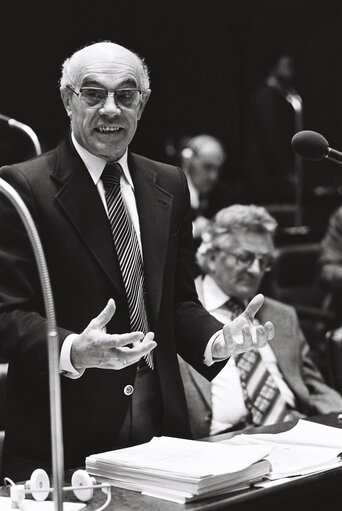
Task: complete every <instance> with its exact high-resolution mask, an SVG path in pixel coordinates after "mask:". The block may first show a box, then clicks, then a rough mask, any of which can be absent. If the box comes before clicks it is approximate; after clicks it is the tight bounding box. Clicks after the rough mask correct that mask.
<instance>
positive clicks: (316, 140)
mask: <svg viewBox="0 0 342 511" xmlns="http://www.w3.org/2000/svg"><path fill="white" fill-rule="evenodd" d="M291 145H292V147H293V149H294V150H295V151H296V153H297V154H299V155H300V156H302V157H303V158H306V159H307V160H313V161H317V160H321V159H322V158H325V157H326V156H327V154H328V149H329V144H328V141H327V139H326V138H324V137H323V135H321V134H320V133H316V132H315V131H308V130H307V131H299V132H298V133H296V134H295V135H294V137H293V138H292V141H291Z"/></svg>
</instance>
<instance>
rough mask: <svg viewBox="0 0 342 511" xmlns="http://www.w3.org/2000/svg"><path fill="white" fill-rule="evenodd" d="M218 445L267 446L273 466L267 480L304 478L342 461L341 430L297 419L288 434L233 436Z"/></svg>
mask: <svg viewBox="0 0 342 511" xmlns="http://www.w3.org/2000/svg"><path fill="white" fill-rule="evenodd" d="M220 443H229V444H231V445H250V446H253V445H265V446H266V445H268V446H270V447H271V448H272V450H271V452H270V454H269V455H268V456H267V459H268V460H269V461H270V463H271V465H272V470H271V473H270V475H269V476H268V478H269V479H278V478H282V477H295V476H299V475H306V474H310V473H313V472H317V471H320V470H325V469H327V468H329V467H332V468H333V467H335V466H337V464H338V462H339V461H340V460H341V452H342V430H341V429H339V428H333V427H331V426H325V425H322V424H317V423H314V422H310V421H304V420H299V421H298V423H297V424H296V426H294V427H293V428H292V429H290V430H289V431H285V432H283V433H274V434H269V433H267V434H265V433H260V434H250V435H244V434H241V435H236V436H235V437H233V438H231V439H229V440H223V441H222V442H220Z"/></svg>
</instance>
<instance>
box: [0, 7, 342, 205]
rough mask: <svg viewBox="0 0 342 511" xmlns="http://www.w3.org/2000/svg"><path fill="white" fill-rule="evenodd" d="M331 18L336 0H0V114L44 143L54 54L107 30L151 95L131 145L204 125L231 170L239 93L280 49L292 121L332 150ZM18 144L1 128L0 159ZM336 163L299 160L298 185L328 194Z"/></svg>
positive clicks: (336, 91) (59, 116)
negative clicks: (138, 68)
mask: <svg viewBox="0 0 342 511" xmlns="http://www.w3.org/2000/svg"><path fill="white" fill-rule="evenodd" d="M341 22H342V2H341V0H326V1H324V2H323V1H322V0H319V1H317V0H311V1H301V0H287V1H286V2H285V1H280V0H235V1H233V0H225V1H217V0H211V1H207V2H205V1H202V2H189V1H188V2H187V1H186V0H184V1H183V2H178V1H174V2H164V1H159V2H148V1H147V2H142V1H141V2H139V1H127V0H125V1H124V0H122V1H119V2H118V1H112V2H105V1H102V2H99V1H97V2H96V1H93V2H73V1H72V0H70V1H69V2H66V1H63V2H44V3H43V2H25V3H24V2H19V1H17V2H15V1H13V0H11V1H4V0H3V1H2V5H1V27H2V28H1V33H0V38H1V48H2V52H1V69H2V74H1V78H2V79H1V81H0V112H1V113H3V114H5V115H8V116H10V117H14V118H15V119H17V120H19V121H21V122H23V123H25V124H28V125H30V126H31V127H32V128H33V129H34V131H35V132H36V133H37V135H38V137H39V140H40V142H41V144H42V146H43V148H44V149H49V148H52V147H54V145H55V144H56V143H57V142H58V140H59V138H60V137H61V136H62V135H63V133H64V131H65V130H66V128H67V125H68V123H67V117H66V115H65V113H64V110H63V106H62V103H61V100H60V98H59V90H58V80H59V76H60V69H61V65H62V62H63V60H64V59H65V58H66V57H68V56H70V54H71V53H72V52H73V51H75V50H76V49H78V48H79V47H82V46H83V45H85V44H87V43H89V42H92V41H98V40H103V39H110V40H112V41H115V42H117V43H120V44H123V45H124V46H127V47H129V48H131V49H132V50H134V51H136V52H137V53H139V54H140V55H142V56H143V57H145V59H146V62H147V63H148V65H149V67H150V68H151V78H152V86H151V88H152V95H151V98H150V101H149V105H148V108H147V109H146V111H145V113H144V116H143V118H142V121H141V122H140V126H139V129H138V132H137V134H136V137H135V139H134V142H133V149H134V150H136V151H139V152H142V153H143V154H144V155H146V156H148V157H151V158H154V159H159V160H163V161H167V160H170V159H171V153H170V149H171V150H172V147H173V146H174V145H177V143H178V141H179V140H180V138H181V137H182V136H184V135H188V134H190V135H191V134H196V133H200V132H207V133H211V134H213V135H215V136H218V137H219V138H220V139H221V140H222V141H223V142H224V144H225V146H226V148H227V150H228V161H227V164H226V168H225V174H224V177H225V179H227V180H235V179H241V177H243V176H244V170H245V169H244V150H245V146H246V137H247V135H246V133H247V125H248V105H249V99H250V95H251V93H252V91H253V90H254V89H255V87H256V86H257V85H258V83H259V82H260V80H261V78H262V77H263V73H264V68H263V65H264V62H265V59H266V58H267V56H268V54H269V52H270V51H274V50H277V49H279V50H282V49H284V48H285V49H288V50H290V51H292V53H293V55H294V57H295V60H296V69H297V78H296V88H297V90H298V91H299V93H300V95H301V96H302V99H303V105H304V128H305V129H311V130H316V131H319V132H321V133H322V134H324V135H325V136H326V138H327V139H328V140H329V142H330V144H331V146H332V147H335V148H337V149H342V126H341V123H342V121H341V114H342V103H341V90H342V55H341V50H342V30H341V24H342V23H341ZM13 148H15V149H14V151H13ZM167 148H168V150H167ZM1 150H2V152H1ZM30 150H31V149H30V144H29V142H28V141H27V140H26V139H25V136H23V135H22V134H21V133H20V132H16V133H14V130H10V129H8V127H7V126H6V125H4V124H3V125H2V126H1V128H0V160H1V161H0V163H7V162H10V160H11V161H16V160H19V159H25V158H26V157H27V156H28V155H29V153H30ZM6 151H7V152H6ZM6 160H8V161H6ZM341 170H342V167H341ZM341 170H340V168H339V167H338V168H336V166H335V165H334V164H332V163H330V162H323V163H322V162H320V163H314V164H311V163H310V164H305V169H304V180H305V189H306V190H308V191H309V192H308V193H309V194H310V190H311V189H313V188H314V187H316V186H317V185H318V184H325V185H334V186H335V188H334V191H333V192H332V196H331V197H330V199H329V200H332V201H335V202H336V200H337V202H339V201H340V199H339V195H338V193H339V192H336V188H337V187H338V186H339V185H340V184H341V185H342V173H341ZM336 193H337V195H338V197H337V198H336Z"/></svg>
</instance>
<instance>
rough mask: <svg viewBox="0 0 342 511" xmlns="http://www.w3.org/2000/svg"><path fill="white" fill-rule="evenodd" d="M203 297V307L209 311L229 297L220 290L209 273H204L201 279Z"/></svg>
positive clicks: (218, 306) (222, 303)
mask: <svg viewBox="0 0 342 511" xmlns="http://www.w3.org/2000/svg"><path fill="white" fill-rule="evenodd" d="M203 297H204V303H205V308H206V309H207V310H208V311H209V312H212V311H214V310H215V309H219V308H220V307H222V306H223V305H224V304H225V303H226V301H227V300H228V299H229V296H228V295H227V294H226V293H225V292H224V291H222V289H221V288H220V287H219V286H218V285H217V284H216V282H215V280H214V279H213V278H212V277H210V275H206V276H205V277H204V279H203Z"/></svg>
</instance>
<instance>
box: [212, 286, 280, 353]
mask: <svg viewBox="0 0 342 511" xmlns="http://www.w3.org/2000/svg"><path fill="white" fill-rule="evenodd" d="M263 303H264V297H263V295H262V294H258V295H256V296H255V297H254V298H253V299H252V300H251V301H250V302H249V304H248V305H247V307H246V309H245V310H244V312H243V313H242V314H240V316H238V317H237V318H235V319H234V320H233V321H232V322H231V323H228V324H226V325H225V326H224V327H223V330H222V333H220V335H219V336H218V337H217V338H216V339H215V341H214V343H213V346H212V356H213V359H214V360H215V359H216V360H217V359H219V360H223V359H226V358H228V357H230V356H232V355H237V354H238V353H243V352H244V351H247V350H250V349H251V348H262V347H263V346H265V345H266V344H267V342H268V341H270V340H271V339H273V337H274V327H273V324H272V323H271V322H270V321H267V322H266V323H265V325H258V326H254V325H253V319H254V316H255V314H256V313H257V312H258V310H259V309H260V307H261V306H262V304H263Z"/></svg>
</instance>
